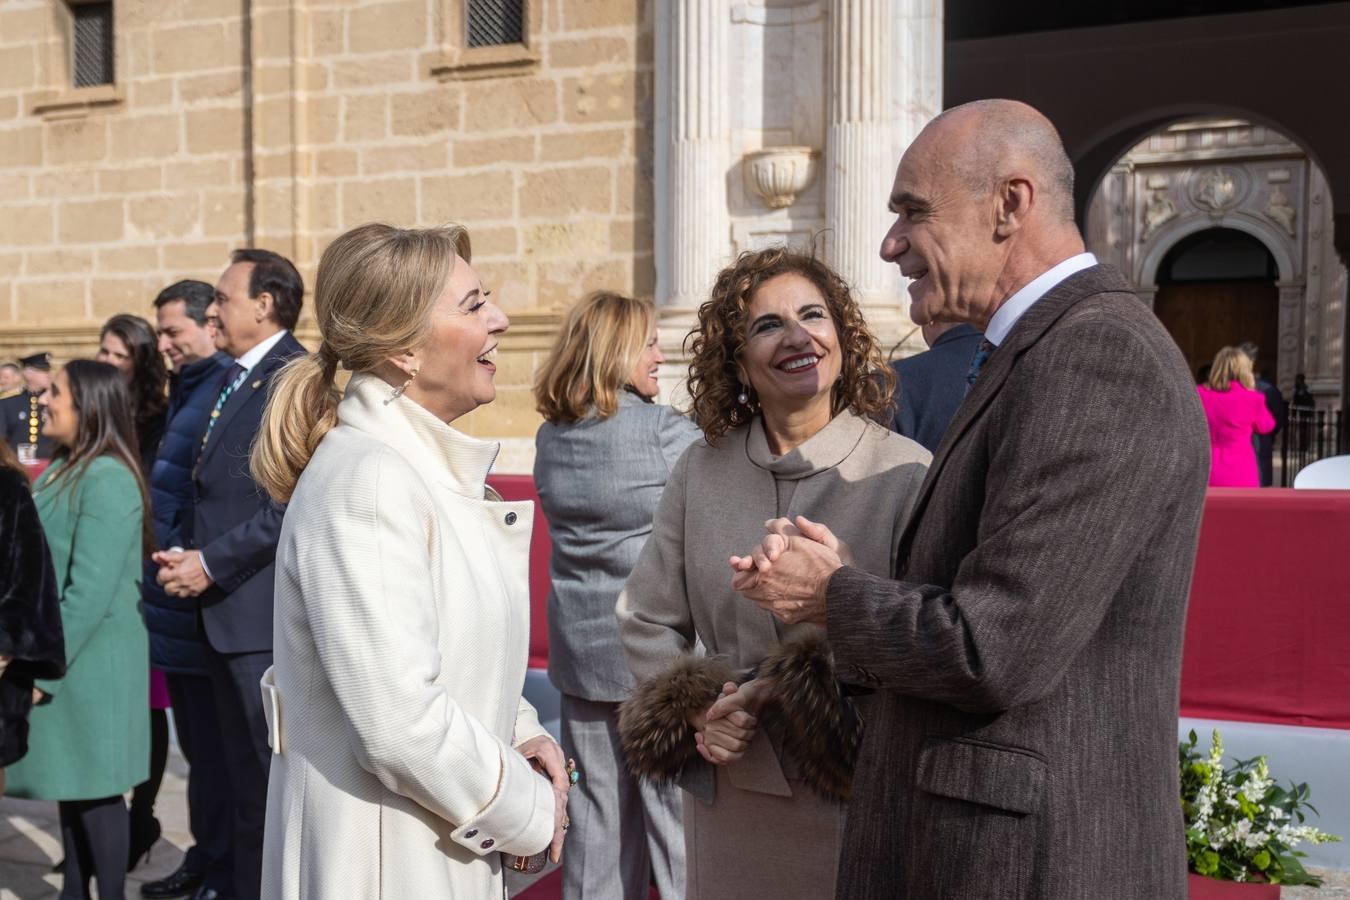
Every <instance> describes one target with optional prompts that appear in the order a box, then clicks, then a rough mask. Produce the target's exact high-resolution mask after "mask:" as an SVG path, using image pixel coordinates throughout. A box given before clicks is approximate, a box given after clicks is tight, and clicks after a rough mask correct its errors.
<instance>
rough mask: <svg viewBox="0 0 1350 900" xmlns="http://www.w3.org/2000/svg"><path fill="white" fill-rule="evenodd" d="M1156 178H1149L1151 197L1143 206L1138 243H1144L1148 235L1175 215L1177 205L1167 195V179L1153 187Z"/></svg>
mask: <svg viewBox="0 0 1350 900" xmlns="http://www.w3.org/2000/svg"><path fill="white" fill-rule="evenodd" d="M1155 180H1156V179H1153V178H1150V179H1149V186H1150V187H1152V188H1153V197H1152V198H1151V199H1150V200H1149V201H1148V205H1147V206H1145V207H1144V227H1143V228H1141V229H1139V243H1141V244H1142V243H1144V241H1147V240H1148V238H1149V235H1151V234H1153V232H1155V231H1157V230H1158V228H1159V227H1161V226H1163V225H1166V224H1167V223H1168V222H1170V221H1172V220H1173V219H1175V218H1176V217H1177V205H1176V204H1175V203H1173V202H1172V198H1171V197H1169V196H1167V181H1166V179H1164V180H1163V182H1162V184H1161V185H1160V186H1157V187H1155V186H1154V182H1155Z"/></svg>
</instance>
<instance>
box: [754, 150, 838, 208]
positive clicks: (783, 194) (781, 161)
mask: <svg viewBox="0 0 1350 900" xmlns="http://www.w3.org/2000/svg"><path fill="white" fill-rule="evenodd" d="M819 159H820V151H818V150H813V149H812V148H810V147H768V148H765V149H764V150H755V151H753V152H751V153H747V154H746V155H745V167H744V171H745V182H746V186H747V187H748V188H749V189H750V190H751V191H753V192H754V193H755V194H757V195H758V196H759V198H760V199H761V200H763V201H764V203H765V205H767V206H768V207H769V208H770V209H784V208H786V207H789V206H791V205H792V202H793V201H794V200H796V199H797V195H798V194H800V193H801V192H802V191H804V190H806V189H807V188H808V187H810V186H811V182H812V181H815V178H816V168H817V161H818V160H819Z"/></svg>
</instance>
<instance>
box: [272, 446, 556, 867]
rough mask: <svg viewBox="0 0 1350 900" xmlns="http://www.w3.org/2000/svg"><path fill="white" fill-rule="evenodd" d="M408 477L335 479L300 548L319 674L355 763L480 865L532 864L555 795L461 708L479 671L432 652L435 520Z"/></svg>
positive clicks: (364, 472)
mask: <svg viewBox="0 0 1350 900" xmlns="http://www.w3.org/2000/svg"><path fill="white" fill-rule="evenodd" d="M406 466H407V464H406V463H405V462H403V461H402V460H401V459H399V458H397V457H395V456H394V455H393V454H372V455H371V456H370V457H368V458H367V459H366V460H364V461H363V464H362V465H360V466H358V467H356V468H355V470H354V471H353V472H352V473H351V474H350V476H348V477H343V478H340V479H334V482H335V483H333V484H330V485H328V486H327V489H328V492H329V496H331V497H334V498H335V502H334V508H332V509H331V510H325V513H327V514H326V515H324V516H322V517H320V516H315V517H313V519H312V520H310V521H308V522H306V528H307V529H310V532H311V533H310V535H309V536H308V537H306V538H302V539H301V540H300V541H299V542H298V547H297V561H298V562H299V564H300V566H301V568H300V571H301V572H304V573H306V583H305V585H304V588H303V594H304V607H305V615H306V618H307V620H308V622H309V625H310V628H311V630H312V632H313V637H314V643H315V646H316V648H317V653H318V656H319V659H320V663H321V665H322V668H323V672H324V675H325V676H326V677H327V678H328V680H329V682H330V683H331V685H332V687H333V690H334V692H335V693H336V695H337V699H338V702H339V703H340V705H341V707H342V710H343V713H344V714H345V716H346V717H347V719H348V720H349V721H350V723H351V727H352V731H353V733H354V734H355V740H354V745H355V746H353V748H352V750H353V752H354V753H355V755H356V758H357V759H358V760H359V762H360V764H361V765H362V767H363V768H365V769H366V770H367V771H369V772H370V773H371V774H373V775H374V776H375V777H376V778H378V779H379V780H380V782H381V783H382V784H384V785H385V787H387V788H388V789H389V790H391V791H394V792H395V793H398V794H401V795H403V796H405V797H408V798H410V799H412V800H414V801H416V802H417V803H419V804H421V805H422V806H424V807H425V808H426V809H428V810H430V811H431V812H432V813H434V814H436V815H437V816H439V817H440V818H442V819H444V820H445V821H446V822H448V823H450V824H451V825H452V826H454V830H453V831H452V833H451V838H453V839H454V840H455V841H457V842H459V843H460V844H463V845H464V846H465V847H468V848H469V849H470V850H472V851H473V852H475V853H477V854H479V855H487V854H489V853H495V852H497V851H506V852H508V853H518V854H532V853H537V852H539V851H540V850H542V849H544V848H545V847H546V846H548V843H549V841H550V839H551V838H552V836H553V814H554V799H553V790H552V788H551V787H550V785H549V783H548V782H547V781H546V780H545V779H544V778H542V777H540V776H539V775H538V774H536V773H535V772H534V771H533V770H532V769H531V768H530V765H529V763H528V762H527V761H526V760H525V758H524V757H523V756H521V755H520V754H519V753H517V752H516V751H514V750H513V749H511V748H510V747H509V746H507V744H506V742H505V741H502V740H501V739H499V738H498V737H497V736H496V735H494V734H492V733H491V732H490V731H489V730H488V729H487V728H486V727H484V725H483V724H482V723H481V722H479V721H477V720H476V719H475V718H474V717H472V716H470V715H468V714H467V713H465V712H464V710H463V709H462V708H461V707H460V705H459V703H458V702H456V691H459V690H472V685H473V684H474V680H475V673H474V672H473V671H472V667H473V661H472V660H462V659H443V658H442V657H441V653H440V651H439V648H438V646H437V644H436V639H435V635H436V634H437V633H438V612H437V608H438V604H437V602H436V600H437V598H435V597H434V596H433V590H432V580H431V577H430V575H429V572H430V571H431V565H432V559H431V552H430V549H429V547H430V535H431V533H432V531H431V529H432V523H433V522H434V519H435V510H434V507H433V506H432V502H431V500H430V499H429V498H428V496H427V491H426V489H425V488H424V487H423V486H422V484H421V481H420V479H417V478H415V477H413V476H412V474H411V473H410V472H409V471H407V469H406ZM324 520H326V521H324ZM311 525H312V526H313V527H312V528H311ZM443 600H444V602H443V603H442V604H440V605H441V606H442V607H445V606H450V607H453V606H454V605H455V604H456V603H463V604H472V603H473V602H474V599H473V598H443Z"/></svg>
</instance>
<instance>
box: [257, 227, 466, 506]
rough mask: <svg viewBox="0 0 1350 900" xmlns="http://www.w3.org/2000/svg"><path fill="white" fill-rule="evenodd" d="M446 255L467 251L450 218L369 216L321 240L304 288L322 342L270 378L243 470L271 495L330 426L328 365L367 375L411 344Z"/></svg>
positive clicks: (285, 494) (290, 484) (332, 399)
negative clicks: (424, 222) (310, 284)
mask: <svg viewBox="0 0 1350 900" xmlns="http://www.w3.org/2000/svg"><path fill="white" fill-rule="evenodd" d="M456 257H459V258H460V259H463V260H464V261H465V262H468V261H469V258H470V250H469V233H468V231H466V230H465V229H464V228H462V227H460V226H458V225H447V226H444V227H441V228H394V227H393V226H391V225H383V224H379V223H371V224H369V225H362V226H360V227H358V228H353V229H352V230H351V231H348V232H347V233H346V234H343V235H342V236H340V237H339V238H338V239H337V240H335V241H333V243H331V244H329V245H328V249H327V250H325V251H324V253H323V258H322V259H321V260H320V261H319V274H318V278H317V279H316V284H315V287H314V316H315V318H316V319H317V320H318V326H319V333H320V334H321V335H322V336H323V343H321V344H320V345H319V349H318V351H317V352H315V353H310V354H306V355H305V356H301V357H299V358H297V359H295V360H292V361H291V362H290V363H287V365H286V367H285V368H284V369H282V370H281V372H280V374H278V375H277V377H276V379H275V380H274V381H273V384H272V389H271V393H270V396H269V397H268V400H267V409H266V411H265V412H264V413H263V419H262V425H261V427H260V428H259V429H258V437H257V439H256V440H255V442H254V445H253V458H252V460H251V464H250V468H251V470H252V472H253V477H254V479H255V480H256V481H257V482H258V484H260V485H262V487H263V489H264V490H266V491H267V493H268V494H270V495H271V496H272V497H273V498H274V499H276V500H277V501H278V502H280V503H284V502H286V501H288V500H289V499H290V497H291V492H292V491H294V490H295V483H296V481H297V480H299V478H300V473H301V472H303V471H304V469H305V466H306V465H307V464H308V463H309V459H310V457H311V456H313V455H314V450H315V448H317V447H318V446H319V441H321V440H322V439H323V436H324V435H325V434H327V433H328V432H329V430H330V429H332V428H333V427H334V426H336V425H337V405H338V400H339V399H340V398H339V395H338V391H337V388H336V387H335V386H334V384H333V381H334V379H335V378H336V376H337V367H338V365H339V364H341V365H342V367H343V368H346V369H349V370H351V371H352V372H367V371H370V370H372V369H374V368H375V367H376V366H378V365H379V364H380V363H382V362H384V361H385V360H386V359H388V358H389V357H391V356H396V355H397V354H399V353H404V352H406V351H408V350H411V349H413V348H414V347H416V346H418V345H419V344H421V343H422V341H424V340H425V339H426V336H427V331H428V329H429V328H430V326H431V309H432V306H433V305H434V304H435V302H436V299H437V298H438V297H439V296H440V295H441V292H442V291H444V289H445V283H446V281H447V280H448V279H449V278H450V273H451V272H452V271H453V270H454V267H455V258H456Z"/></svg>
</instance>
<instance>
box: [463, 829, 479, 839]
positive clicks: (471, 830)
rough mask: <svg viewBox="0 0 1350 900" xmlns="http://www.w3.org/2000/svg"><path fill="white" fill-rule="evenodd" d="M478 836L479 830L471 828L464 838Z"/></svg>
mask: <svg viewBox="0 0 1350 900" xmlns="http://www.w3.org/2000/svg"><path fill="white" fill-rule="evenodd" d="M476 834H478V829H477V828H470V829H469V830H468V831H466V832H464V836H465V837H466V838H471V837H473V836H474V835H476Z"/></svg>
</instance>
